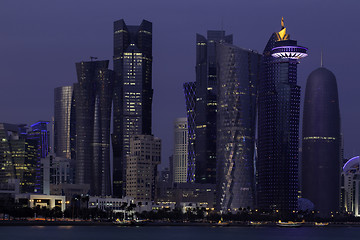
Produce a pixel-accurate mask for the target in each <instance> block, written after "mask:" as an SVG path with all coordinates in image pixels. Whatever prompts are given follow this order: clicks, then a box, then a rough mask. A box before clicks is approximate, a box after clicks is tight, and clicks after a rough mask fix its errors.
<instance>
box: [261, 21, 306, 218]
mask: <svg viewBox="0 0 360 240" xmlns="http://www.w3.org/2000/svg"><path fill="white" fill-rule="evenodd" d="M285 31H286V29H285V28H284V27H283V29H282V30H281V31H280V32H279V33H273V34H272V36H271V37H270V39H269V41H268V43H267V45H266V47H265V50H264V53H263V55H264V58H263V76H262V79H261V81H260V84H259V95H258V96H259V100H258V101H259V107H258V158H257V162H256V165H257V166H256V168H257V200H258V207H259V208H260V209H268V210H270V209H272V210H279V211H293V210H296V209H297V200H298V190H299V188H298V157H299V114H300V86H298V85H297V64H298V60H297V59H294V58H289V57H288V56H287V55H284V56H282V57H273V56H272V53H273V49H275V48H276V49H278V48H279V47H284V48H286V46H288V44H291V45H292V46H293V47H295V46H296V44H297V43H296V41H292V40H289V39H288V38H289V35H288V34H285ZM279 35H280V37H281V38H280V37H279ZM283 39H284V40H283Z"/></svg>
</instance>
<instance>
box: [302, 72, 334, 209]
mask: <svg viewBox="0 0 360 240" xmlns="http://www.w3.org/2000/svg"><path fill="white" fill-rule="evenodd" d="M302 131H303V134H302V196H303V197H304V198H307V199H309V200H310V201H311V202H312V203H314V205H315V209H316V210H317V211H320V215H321V216H329V215H330V212H335V211H338V210H339V189H340V173H339V163H340V162H341V153H340V148H341V137H340V110H339V99H338V91H337V84H336V78H335V76H334V74H333V73H332V72H331V71H329V70H328V69H326V68H323V67H321V68H318V69H316V70H315V71H313V72H312V73H311V74H310V75H309V77H308V79H307V82H306V90H305V100H304V115H303V128H302Z"/></svg>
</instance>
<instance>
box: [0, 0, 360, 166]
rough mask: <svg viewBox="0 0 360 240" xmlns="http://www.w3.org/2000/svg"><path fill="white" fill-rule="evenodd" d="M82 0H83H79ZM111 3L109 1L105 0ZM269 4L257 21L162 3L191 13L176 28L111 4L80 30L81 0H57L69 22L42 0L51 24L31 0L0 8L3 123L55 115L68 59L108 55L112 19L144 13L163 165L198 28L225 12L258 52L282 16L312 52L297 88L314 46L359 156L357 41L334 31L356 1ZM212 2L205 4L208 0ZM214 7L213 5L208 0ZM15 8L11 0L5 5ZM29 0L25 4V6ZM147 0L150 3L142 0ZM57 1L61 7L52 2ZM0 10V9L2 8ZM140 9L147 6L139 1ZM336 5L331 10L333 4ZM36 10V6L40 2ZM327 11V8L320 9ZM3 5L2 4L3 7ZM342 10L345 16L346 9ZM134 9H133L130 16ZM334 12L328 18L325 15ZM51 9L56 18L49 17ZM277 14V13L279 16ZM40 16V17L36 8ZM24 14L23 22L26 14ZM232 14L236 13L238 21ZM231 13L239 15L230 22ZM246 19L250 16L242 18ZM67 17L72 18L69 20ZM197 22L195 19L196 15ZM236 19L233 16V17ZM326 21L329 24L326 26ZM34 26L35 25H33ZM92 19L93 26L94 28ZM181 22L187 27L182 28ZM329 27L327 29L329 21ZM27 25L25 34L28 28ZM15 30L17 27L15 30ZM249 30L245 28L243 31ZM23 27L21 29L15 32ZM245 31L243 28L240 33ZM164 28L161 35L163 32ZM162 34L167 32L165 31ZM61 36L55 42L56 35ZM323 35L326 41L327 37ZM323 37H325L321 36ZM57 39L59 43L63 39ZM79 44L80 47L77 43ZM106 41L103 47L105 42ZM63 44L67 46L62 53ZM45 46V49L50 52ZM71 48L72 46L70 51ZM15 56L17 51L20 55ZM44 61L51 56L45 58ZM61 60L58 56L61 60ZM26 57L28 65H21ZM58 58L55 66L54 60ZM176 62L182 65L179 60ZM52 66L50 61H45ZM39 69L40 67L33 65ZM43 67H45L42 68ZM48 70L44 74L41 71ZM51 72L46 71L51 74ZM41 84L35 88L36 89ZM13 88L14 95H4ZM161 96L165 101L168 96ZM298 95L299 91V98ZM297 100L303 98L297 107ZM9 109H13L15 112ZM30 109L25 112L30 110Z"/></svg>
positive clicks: (232, 29)
mask: <svg viewBox="0 0 360 240" xmlns="http://www.w3.org/2000/svg"><path fill="white" fill-rule="evenodd" d="M79 2H81V1H79ZM110 2H111V1H110ZM227 3H230V4H229V5H234V7H236V6H239V7H241V4H239V5H236V4H235V2H233V1H228V2H227ZM107 4H108V5H106V4H105V6H103V7H102V8H101V10H103V12H104V16H105V15H106V14H105V10H110V7H109V6H110V4H109V3H107ZM267 4H268V3H265V2H264V3H263V5H264V6H263V7H260V8H259V9H258V10H259V12H260V13H262V14H265V16H266V17H267V18H268V20H267V21H266V22H265V21H263V20H262V21H259V20H256V14H255V13H253V14H252V15H251V14H245V15H244V16H243V17H239V16H236V14H235V12H234V11H233V10H231V11H230V13H229V14H227V15H225V13H226V11H225V10H226V9H228V8H224V7H222V6H218V11H219V14H218V16H219V17H218V18H217V19H214V18H208V17H205V18H204V19H202V20H200V19H199V20H197V19H198V17H194V16H193V15H191V14H193V13H194V11H195V10H196V9H197V10H198V9H199V7H200V6H199V5H200V4H195V3H194V10H189V9H188V8H189V7H187V8H186V9H184V7H181V6H182V5H181V4H179V3H177V4H175V6H174V7H171V6H169V5H166V4H165V6H164V7H165V9H170V10H171V11H170V12H171V13H174V12H175V9H176V7H179V9H178V11H179V13H177V14H176V16H179V15H181V14H184V13H185V12H187V11H189V14H190V15H189V19H186V20H185V23H184V24H183V23H179V22H177V21H176V20H175V18H176V16H174V17H170V18H169V23H172V24H175V27H174V29H173V28H172V27H171V28H170V25H167V24H165V23H163V22H162V20H163V19H167V18H168V17H169V16H168V15H167V14H165V13H162V14H158V16H157V15H156V14H150V13H146V12H145V11H144V10H143V9H142V8H141V11H139V12H138V13H136V14H135V15H134V11H135V8H132V7H134V6H135V5H138V2H137V4H135V3H134V4H129V6H130V7H129V8H130V9H134V11H133V10H131V11H129V13H127V12H126V11H123V12H122V11H119V10H118V11H115V10H111V11H110V14H108V15H107V16H106V17H100V18H99V17H98V16H101V14H100V15H99V14H98V15H96V16H97V17H94V18H91V17H87V18H86V21H90V22H91V23H92V24H89V25H91V30H90V29H87V28H84V29H79V27H80V26H82V24H88V23H87V22H86V21H84V20H81V19H79V18H77V16H76V14H75V12H76V11H75V10H76V9H78V8H79V7H80V5H77V4H75V5H74V7H73V9H74V10H71V9H67V8H64V7H61V6H63V5H61V6H60V10H61V11H63V12H61V13H67V14H68V15H69V19H68V20H66V21H65V20H61V21H60V20H59V19H60V18H59V19H56V17H57V16H60V12H59V11H58V10H56V9H55V7H54V6H56V4H54V6H53V5H46V6H47V7H48V8H49V11H48V12H49V13H42V14H45V15H46V14H50V15H49V16H50V17H49V16H48V17H49V22H51V23H54V26H55V27H54V28H48V29H47V28H46V26H47V25H46V24H45V22H43V21H40V18H38V17H36V15H37V14H36V13H37V12H38V11H39V10H36V6H37V5H36V4H34V6H33V5H32V6H31V7H30V8H28V9H27V12H22V11H19V13H18V14H14V12H12V11H11V10H12V9H13V8H9V9H10V11H9V13H10V14H13V15H14V16H15V17H17V19H14V16H11V15H9V14H8V13H5V12H4V14H2V18H4V19H1V20H3V21H1V22H9V25H6V26H3V27H2V29H3V30H2V33H1V35H2V41H3V46H2V47H1V49H0V51H1V52H2V54H3V58H2V60H1V61H2V62H1V63H2V66H4V71H3V73H2V76H1V77H2V78H3V79H4V80H3V83H4V87H3V88H2V90H1V94H0V96H1V101H3V102H8V101H7V100H8V99H12V101H11V103H9V104H6V105H5V106H2V108H3V109H2V110H3V111H4V112H6V114H4V116H3V119H2V122H9V123H28V124H30V123H33V122H36V121H38V120H39V119H45V120H49V121H50V119H51V116H52V115H53V109H52V107H53V103H52V99H53V96H52V94H53V89H54V88H55V87H59V86H66V85H70V84H72V83H73V82H76V74H75V68H74V63H75V62H78V61H82V60H86V58H87V57H90V56H92V55H94V56H97V57H99V59H101V60H106V59H111V58H112V57H111V52H112V30H111V28H112V22H113V21H115V20H118V19H121V18H123V19H126V21H127V23H128V24H130V25H133V24H134V25H136V24H139V22H140V21H141V20H142V19H146V20H148V21H151V22H153V24H154V27H155V31H156V34H154V49H153V52H154V58H155V60H154V73H153V84H154V85H153V88H154V89H155V94H154V104H153V106H154V111H153V128H154V129H153V133H154V135H155V136H158V137H160V138H161V139H163V142H164V146H163V149H164V151H163V155H162V156H163V157H162V159H163V160H164V161H163V162H165V164H166V160H165V159H167V158H168V156H169V155H170V154H171V152H172V147H171V146H172V135H171V134H172V131H171V128H172V123H173V120H174V119H175V118H176V117H184V116H186V113H185V111H186V109H185V100H184V96H183V89H182V84H183V83H184V82H189V81H195V71H194V66H195V54H194V43H195V34H196V32H199V33H205V32H206V31H207V30H209V29H214V30H216V29H218V30H220V29H221V28H222V27H221V18H222V16H223V17H225V18H223V24H222V25H223V29H224V30H225V31H226V32H229V33H231V34H234V40H235V41H234V44H235V45H237V46H239V47H244V48H250V49H256V50H257V51H258V52H261V49H262V48H263V46H264V45H265V43H266V39H267V38H268V35H269V34H270V33H271V32H274V31H277V30H278V29H277V28H278V25H279V20H280V18H281V16H284V18H285V21H286V25H287V26H288V27H289V28H290V29H291V32H292V33H293V36H294V38H295V39H301V43H302V45H305V46H307V47H309V51H310V52H311V55H310V57H308V59H307V60H306V61H304V62H302V64H301V65H302V66H301V68H300V69H299V75H298V82H299V85H300V86H301V87H302V89H304V88H305V81H306V76H307V75H308V74H309V73H310V72H311V71H312V70H313V69H315V68H316V67H318V66H320V51H321V49H323V50H324V66H325V67H328V68H329V69H332V71H333V72H334V74H335V75H336V76H337V79H338V85H339V101H340V109H341V117H342V126H343V135H344V141H345V157H352V156H354V155H358V153H359V151H360V146H358V145H359V144H357V143H356V137H357V135H358V134H359V131H360V130H359V129H358V128H357V125H356V123H357V122H356V119H357V116H359V115H360V110H357V108H356V105H357V104H351V103H352V102H356V100H357V98H356V87H354V86H353V85H351V84H350V83H352V82H355V83H356V81H355V80H356V78H355V77H354V76H356V67H351V66H352V65H351V64H355V63H356V61H355V60H352V58H353V57H354V56H353V55H356V54H352V53H353V51H355V53H356V52H358V51H359V49H358V46H357V44H356V43H355V42H352V41H355V40H356V39H357V37H352V38H348V39H347V41H350V45H351V46H353V49H351V50H350V49H346V50H344V49H342V48H341V45H340V44H341V42H342V41H341V40H342V37H343V35H341V34H338V31H341V32H346V31H347V30H350V29H355V27H354V23H355V22H356V21H354V20H356V19H357V18H358V17H357V16H356V15H355V12H353V11H354V10H353V9H356V6H359V4H358V3H356V4H355V3H351V2H350V3H349V5H351V4H352V5H351V7H350V6H349V5H347V6H345V5H341V6H340V7H339V8H338V9H336V8H335V6H337V5H334V3H329V4H328V6H327V7H323V6H321V4H320V3H318V5H317V4H316V3H314V4H309V3H304V4H302V5H301V6H298V5H296V7H298V8H299V11H297V12H299V13H291V14H290V13H288V12H287V11H284V12H281V11H278V12H280V13H279V14H275V13H274V11H268V12H266V13H265V12H264V9H263V8H266V6H268V5H267ZM282 4H283V6H280V5H281V4H280V3H278V4H274V6H271V7H270V9H273V10H274V9H276V7H279V8H280V10H286V9H287V8H288V9H290V7H292V6H294V5H295V4H294V5H291V4H286V3H284V2H282ZM153 5H154V6H151V8H149V12H151V10H153V11H155V9H156V6H158V5H156V4H153ZM210 5H211V4H210ZM214 5H215V4H214ZM245 5H246V6H249V7H251V6H254V4H245ZM11 6H12V7H19V6H16V4H15V3H13V4H12V5H11ZM26 6H27V3H24V8H25V7H26ZM145 6H148V7H149V5H146V4H145ZM309 6H318V7H323V9H324V10H325V11H324V13H323V15H322V17H321V18H320V17H319V15H318V13H317V11H316V10H315V9H314V8H310V7H309ZM57 7H59V6H57ZM96 7H98V6H96V4H93V5H91V4H90V5H89V9H88V10H89V12H90V13H86V12H85V11H83V12H81V14H84V16H85V15H86V16H87V14H89V15H91V13H93V12H95V9H96ZM207 7H208V8H209V9H210V12H214V11H215V10H214V6H207ZM2 9H5V8H2ZM144 9H145V7H144ZM335 9H336V10H335ZM40 10H41V8H40ZM301 10H304V11H306V12H307V14H308V15H309V17H308V18H307V19H305V18H301V17H300V12H301ZM326 10H328V11H326ZM2 11H3V10H2ZM345 11H347V12H348V13H347V14H344V13H345ZM130 13H132V15H131V14H130ZM334 13H336V15H335V16H337V17H335V18H334V19H335V20H332V19H330V18H333V17H330V16H331V15H332V14H334ZM51 14H53V15H54V16H53V17H52V15H51ZM280 14H281V15H280ZM40 16H43V15H41V14H40ZM25 17H26V19H27V20H28V21H27V24H28V25H24V24H23V22H24V19H25ZM237 18H238V19H237ZM236 19H237V20H236ZM248 19H250V20H251V21H250V23H249V21H245V20H248ZM70 20H71V21H70ZM196 20H197V21H196ZM235 20H236V21H235ZM191 21H193V23H194V24H193V25H191V26H189V23H190V22H191ZM326 22H329V23H328V24H325V23H326ZM35 25H37V26H35ZM94 25H95V26H94ZM185 25H186V27H185ZM328 25H332V26H333V27H332V28H331V29H329V28H328V27H327V26H328ZM19 29H21V30H24V31H23V34H24V35H23V36H22V38H18V37H17V36H18V35H17V34H18V33H17V32H18V30H19ZM29 29H31V32H29ZM15 30H17V31H16V32H15ZM249 31H252V32H251V34H247V33H248V32H249ZM19 32H21V31H19ZM244 33H246V34H244ZM165 34H167V35H165ZM164 36H165V37H164ZM57 39H59V40H60V41H58V40H57ZM327 39H329V40H328V41H327ZM325 40H326V41H325ZM61 41H62V42H61ZM81 42H82V43H84V44H83V45H82V44H81ZM174 44H175V45H178V49H179V50H181V52H180V51H178V50H177V51H174ZM103 45H106V47H103ZM64 49H67V50H68V51H64ZM50 50H51V51H50ZM75 50H76V51H75ZM60 51H64V52H65V54H61V53H60ZM50 53H51V54H52V55H53V56H56V57H55V58H54V57H50V55H48V54H50ZM19 56H20V57H19ZM345 58H350V59H349V60H348V64H349V66H348V67H343V66H342V65H340V64H341V60H340V59H345ZM48 59H49V61H47V60H48ZM60 60H61V61H60ZM24 61H26V63H27V64H24ZM58 61H60V62H63V63H62V65H59V62H58ZM180 63H181V65H180ZM15 64H17V65H23V66H24V71H23V72H26V75H22V74H21V72H22V71H21V72H19V73H14V70H13V69H14V66H15ZM49 64H51V65H49ZM39 69H41V71H39ZM44 69H45V70H44ZM45 73H46V74H45ZM51 73H52V74H51ZM39 86H40V87H39ZM39 89H41V93H42V94H34V92H35V91H38V90H39ZM13 93H17V94H18V95H19V97H18V99H19V100H17V99H15V98H13ZM9 94H12V95H9ZM166 100H167V101H166ZM301 100H303V97H302V98H301ZM302 108H303V104H301V112H302ZM14 109H15V111H14ZM27 109H29V110H30V111H28V110H27Z"/></svg>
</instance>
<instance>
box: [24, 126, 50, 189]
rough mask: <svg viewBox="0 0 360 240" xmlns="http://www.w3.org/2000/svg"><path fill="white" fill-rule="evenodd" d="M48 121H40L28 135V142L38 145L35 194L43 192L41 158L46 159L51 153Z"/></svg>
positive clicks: (32, 127)
mask: <svg viewBox="0 0 360 240" xmlns="http://www.w3.org/2000/svg"><path fill="white" fill-rule="evenodd" d="M48 123H49V122H47V121H39V122H37V123H35V124H33V125H31V131H29V132H28V133H27V137H26V138H27V140H32V141H33V143H35V144H36V145H35V146H36V151H37V155H36V156H37V162H36V180H35V192H37V193H42V192H43V188H42V186H43V184H42V172H41V161H40V159H41V158H45V157H46V156H47V155H48V153H49V142H50V132H49V131H48V129H47V125H48Z"/></svg>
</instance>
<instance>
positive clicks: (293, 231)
mask: <svg viewBox="0 0 360 240" xmlns="http://www.w3.org/2000/svg"><path fill="white" fill-rule="evenodd" d="M0 239H1V240H6V239H11V240H22V239H24V240H33V239H34V240H35V239H36V240H42V239H48V240H58V239H61V240H62V239H64V240H72V239H76V240H83V239H84V240H93V239H94V240H95V239H96V240H108V239H118V240H121V239H123V240H139V239H142V240H145V239H146V240H147V239H148V240H165V239H166V240H202V239H206V240H241V239H244V240H251V239H254V240H258V239H259V240H260V239H261V240H282V239H284V240H292V239H296V240H298V239H306V240H312V239H314V240H315V239H316V240H322V239H324V240H332V239H339V240H344V239H360V227H299V228H282V227H203V226H201V227H195V226H194V227H183V226H175V227H174V226H171V227H162V226H156V227H153V226H152V227H149V226H139V227H125V226H13V227H12V226H10V227H9V226H0Z"/></svg>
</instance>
